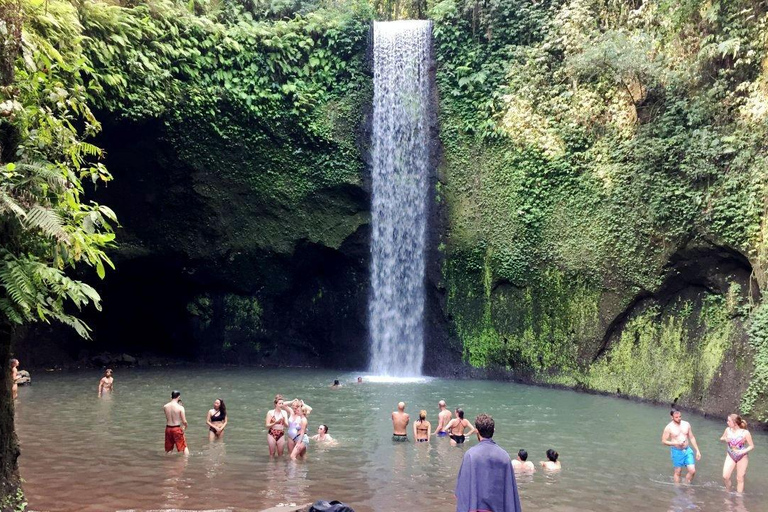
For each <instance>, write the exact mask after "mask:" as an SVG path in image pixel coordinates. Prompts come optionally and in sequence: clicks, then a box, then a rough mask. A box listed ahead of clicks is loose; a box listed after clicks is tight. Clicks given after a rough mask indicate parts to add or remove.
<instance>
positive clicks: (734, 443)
mask: <svg viewBox="0 0 768 512" xmlns="http://www.w3.org/2000/svg"><path fill="white" fill-rule="evenodd" d="M726 424H727V425H728V427H727V428H726V429H725V431H724V432H723V435H722V436H721V437H720V440H721V441H725V443H726V444H727V445H728V447H727V448H726V455H725V464H723V481H724V482H725V488H726V489H727V490H728V491H729V492H730V490H731V474H733V470H734V469H735V470H736V492H738V493H742V492H744V475H746V474H747V466H749V456H748V455H747V454H748V453H749V452H751V451H752V450H753V449H754V448H755V445H754V444H753V443H752V434H750V433H749V430H747V422H746V421H744V420H743V419H741V416H739V415H738V414H731V415H729V416H728V419H727V420H726ZM745 446H746V447H745Z"/></svg>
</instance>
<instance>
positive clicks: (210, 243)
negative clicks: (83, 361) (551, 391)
mask: <svg viewBox="0 0 768 512" xmlns="http://www.w3.org/2000/svg"><path fill="white" fill-rule="evenodd" d="M758 4H759V3H757V4H756V3H754V2H747V1H733V2H711V1H707V2H701V1H698V0H680V1H674V2H672V1H670V2H666V1H665V2H634V3H633V2H607V1H602V0H551V1H541V2H530V1H527V0H509V1H507V2H486V3H478V2H474V1H468V0H442V1H432V2H427V5H426V7H427V8H428V15H429V17H430V18H431V19H433V20H434V32H433V33H434V55H435V64H436V66H435V80H436V87H437V90H438V93H439V94H438V96H439V106H438V108H437V111H438V121H439V123H438V124H439V134H440V135H439V137H440V143H441V144H440V148H439V150H438V149H437V148H432V149H434V151H431V153H432V154H433V155H435V156H436V159H435V161H437V162H439V165H437V166H436V170H435V173H436V176H435V178H436V179H435V180H434V184H433V188H432V193H433V195H434V201H433V209H432V217H433V219H432V220H433V222H432V226H431V228H430V229H431V233H430V240H431V244H430V246H431V249H430V255H429V259H430V262H431V264H430V266H429V272H428V292H429V294H428V295H429V303H428V304H427V311H428V319H427V325H428V326H429V327H428V330H427V333H426V334H427V344H428V350H427V354H428V356H427V360H426V361H425V369H426V371H428V372H429V373H433V374H444V375H454V374H462V373H464V374H467V373H468V374H470V375H497V374H502V375H504V376H514V377H515V378H520V379H524V380H527V381H532V382H539V383H547V384H562V385H567V386H572V387H577V388H581V389H586V390H594V391H601V392H607V393H616V394H619V395H621V396H631V397H638V398H644V399H649V400H656V401H659V402H667V403H672V402H675V403H678V404H681V405H686V406H689V407H693V408H697V409H700V410H703V411H707V412H713V413H725V412H732V411H736V410H740V411H741V412H743V413H745V414H748V415H749V416H750V417H752V418H756V419H759V420H761V421H766V419H768V409H767V407H768V402H766V398H765V397H766V391H768V359H767V358H768V342H766V339H768V338H766V336H765V332H768V320H766V319H768V314H767V313H766V307H765V305H764V299H763V298H762V292H763V290H764V289H765V287H766V285H767V284H768V277H766V276H767V275H768V274H767V272H768V220H766V219H767V215H766V209H767V208H768V207H767V206H766V205H767V204H768V203H767V202H766V195H767V191H766V187H767V186H768V185H766V184H768V162H767V160H766V154H768V153H767V152H768V148H766V146H765V144H766V142H765V141H766V140H768V71H766V70H768V64H766V63H767V62H768V60H767V59H768V51H766V40H767V39H766V38H767V36H768V33H767V32H766V28H765V27H766V25H767V24H768V21H767V18H766V12H765V6H763V5H762V4H760V5H758ZM130 5H131V7H118V6H114V5H109V4H105V3H98V2H87V3H83V4H81V5H78V7H77V10H78V16H79V19H80V20H81V22H82V32H83V35H86V36H88V39H87V40H85V42H84V45H85V46H86V50H85V51H86V54H87V55H88V57H89V59H90V60H91V61H92V68H93V72H92V74H90V75H89V79H88V88H89V92H90V94H91V95H92V99H93V102H94V104H95V105H97V106H98V107H99V108H100V109H101V116H100V118H101V119H102V120H103V121H104V133H103V136H102V138H101V140H100V142H101V144H102V145H103V146H104V147H105V148H106V150H107V160H106V163H107V165H108V166H109V168H110V169H111V171H112V173H113V174H114V175H115V181H114V183H112V184H110V186H109V187H108V188H106V189H104V188H100V189H99V190H98V194H99V197H100V200H102V201H103V202H104V203H106V204H110V205H112V206H113V207H114V209H115V210H116V211H117V213H118V216H119V218H120V220H121V224H122V226H123V227H122V230H121V232H120V237H119V238H120V248H119V249H118V251H117V252H116V253H115V255H114V256H115V260H116V263H117V266H118V270H117V272H115V273H114V274H113V275H112V276H111V277H110V278H109V279H108V280H107V281H106V282H105V284H103V285H100V286H99V288H100V291H101V292H102V293H103V295H104V304H105V306H104V312H103V313H102V314H100V315H99V316H93V317H91V318H90V319H89V321H90V323H91V324H92V325H93V326H94V336H95V338H96V345H95V347H104V348H108V349H112V350H114V349H118V350H119V349H135V350H140V349H146V350H150V351H157V350H163V351H166V352H168V353H171V354H177V355H184V356H187V357H191V358H196V359H201V360H206V361H222V360H223V361H232V362H254V363H259V362H266V363H271V364H325V365H333V366H352V367H363V366H365V362H366V359H367V348H366V345H367V343H365V340H366V338H367V335H366V320H365V317H366V314H365V311H366V303H367V287H368V277H367V276H368V269H367V266H368V250H369V249H368V238H369V234H368V222H369V219H368V216H369V213H368V209H369V206H368V204H369V194H368V188H367V187H366V180H367V178H366V176H367V173H366V166H365V159H366V156H365V155H366V152H367V150H366V145H367V144H368V143H369V142H368V136H369V133H368V131H367V130H366V128H365V127H366V122H367V121H366V119H367V118H368V116H367V112H368V109H369V108H370V107H369V105H370V101H371V93H372V91H371V77H370V71H369V68H368V65H367V63H366V55H367V52H368V51H369V23H370V20H371V19H372V18H373V17H374V16H375V15H376V14H375V13H376V9H374V7H376V8H377V9H378V13H379V15H383V16H387V14H392V13H393V12H394V14H395V17H396V16H397V15H398V14H400V12H401V11H402V9H400V7H402V5H400V4H398V5H400V7H398V5H395V4H392V3H391V2H376V6H373V5H371V4H370V3H369V2H366V1H364V0H360V1H357V2H354V1H350V2H332V3H328V4H326V3H323V2H319V3H312V4H311V5H309V4H307V5H303V4H301V3H299V4H297V5H298V7H297V8H296V9H293V11H295V12H293V11H292V12H289V13H285V12H281V13H276V12H271V13H267V14H266V15H265V14H264V13H260V14H258V15H254V14H253V13H248V12H245V11H243V9H242V8H241V7H238V6H237V4H236V3H233V2H223V3H221V4H220V5H219V4H217V5H216V6H213V5H207V4H204V3H200V2H198V3H194V4H193V5H192V6H191V7H192V11H194V12H191V11H190V7H189V6H188V5H187V4H186V3H185V4H184V5H181V4H178V5H177V4H174V3H171V2H152V3H147V2H143V1H138V2H131V3H130ZM403 5H405V4H403ZM423 8H424V3H423V2H412V3H411V4H408V6H406V7H404V8H403V9H405V11H407V12H415V13H422V12H423ZM403 12H404V11H403ZM126 63H129V64H130V65H126ZM92 347H93V346H92ZM467 369H469V370H468V371H467Z"/></svg>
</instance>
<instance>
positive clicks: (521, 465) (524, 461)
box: [512, 450, 536, 473]
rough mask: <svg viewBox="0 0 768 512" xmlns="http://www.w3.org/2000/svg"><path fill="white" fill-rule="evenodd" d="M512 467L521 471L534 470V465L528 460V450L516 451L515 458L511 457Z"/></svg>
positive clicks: (529, 471)
mask: <svg viewBox="0 0 768 512" xmlns="http://www.w3.org/2000/svg"><path fill="white" fill-rule="evenodd" d="M512 469H514V470H515V471H519V472H521V473H533V472H535V471H536V466H534V465H533V462H531V461H529V460H528V452H527V451H525V450H520V451H519V452H517V458H516V459H512Z"/></svg>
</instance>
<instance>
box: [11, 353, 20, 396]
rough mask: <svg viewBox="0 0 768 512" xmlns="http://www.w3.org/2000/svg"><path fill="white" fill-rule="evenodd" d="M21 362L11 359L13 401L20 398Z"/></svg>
mask: <svg viewBox="0 0 768 512" xmlns="http://www.w3.org/2000/svg"><path fill="white" fill-rule="evenodd" d="M18 368H19V360H18V359H11V399H12V400H16V399H17V398H18V397H19V370H18Z"/></svg>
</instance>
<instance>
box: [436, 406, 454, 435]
mask: <svg viewBox="0 0 768 512" xmlns="http://www.w3.org/2000/svg"><path fill="white" fill-rule="evenodd" d="M437 407H438V408H439V409H440V412H438V413H437V420H438V421H437V428H436V429H435V432H434V433H435V435H436V436H437V437H446V436H447V435H448V432H446V431H445V427H446V426H447V425H448V423H449V422H450V421H451V411H449V410H448V409H447V408H446V406H445V400H440V401H439V402H437Z"/></svg>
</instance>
